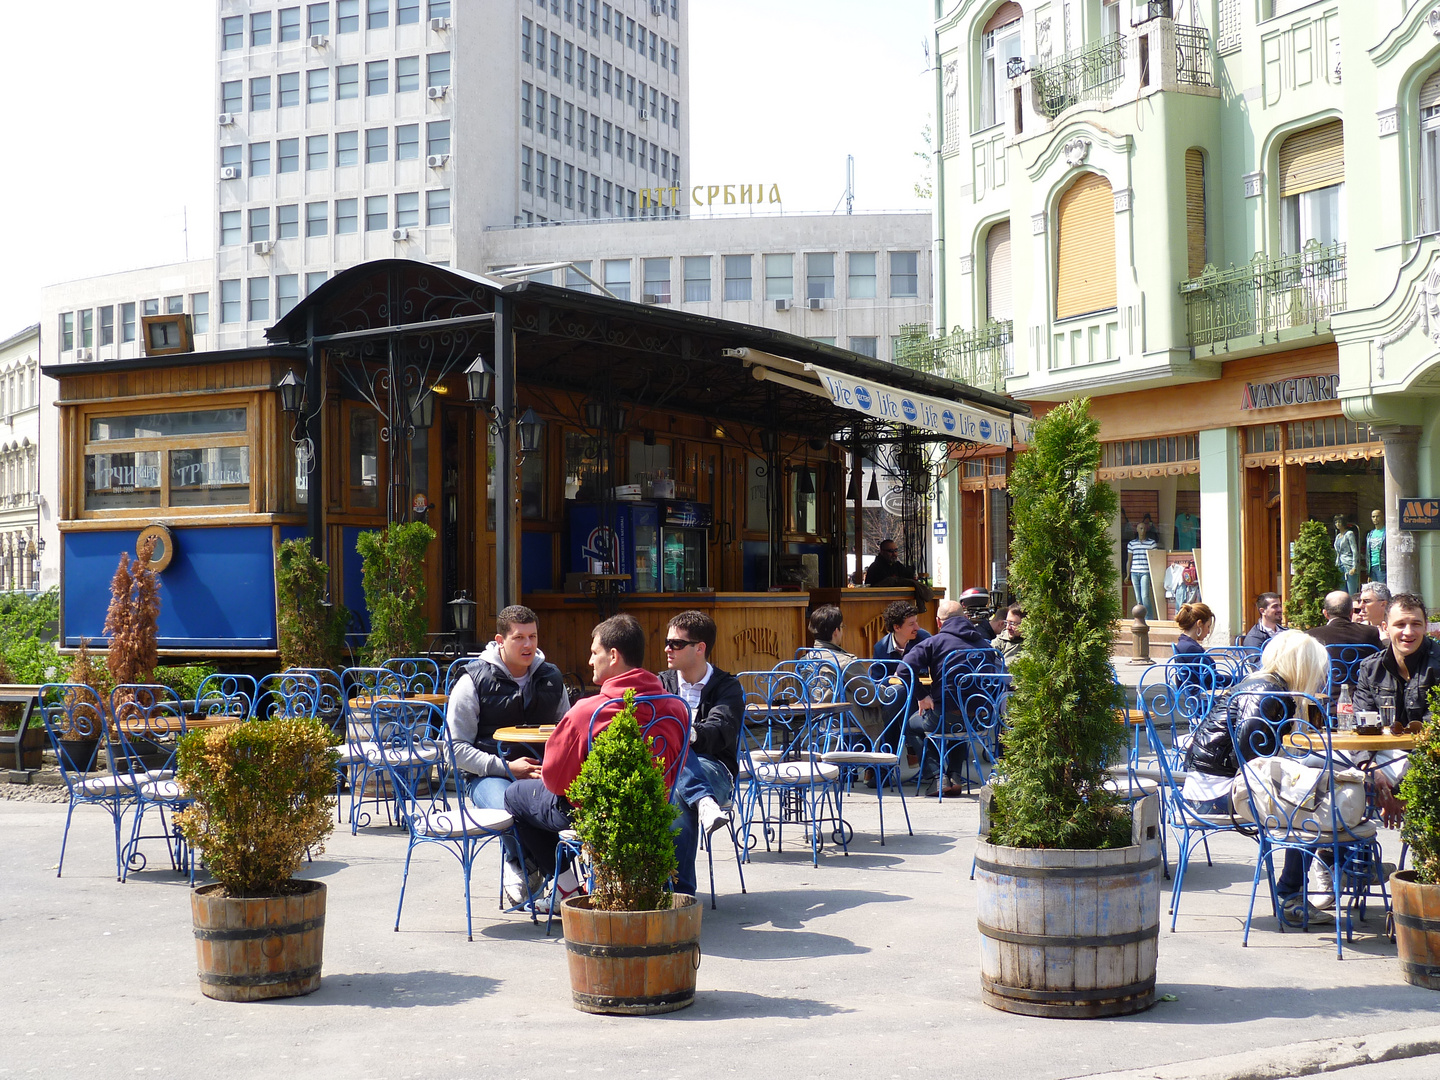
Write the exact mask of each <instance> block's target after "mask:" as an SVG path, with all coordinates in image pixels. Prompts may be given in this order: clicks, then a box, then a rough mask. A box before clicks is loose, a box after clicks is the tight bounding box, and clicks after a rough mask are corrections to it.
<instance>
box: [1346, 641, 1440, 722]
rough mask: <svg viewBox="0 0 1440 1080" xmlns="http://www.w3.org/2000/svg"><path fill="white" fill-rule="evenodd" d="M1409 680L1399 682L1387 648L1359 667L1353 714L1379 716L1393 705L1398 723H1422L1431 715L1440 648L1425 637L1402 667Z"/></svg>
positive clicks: (1392, 654)
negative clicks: (1432, 694)
mask: <svg viewBox="0 0 1440 1080" xmlns="http://www.w3.org/2000/svg"><path fill="white" fill-rule="evenodd" d="M1405 666H1406V667H1407V668H1408V669H1409V671H1410V678H1408V679H1402V678H1400V669H1399V668H1398V667H1396V665H1395V651H1394V648H1393V647H1389V646H1387V647H1386V648H1385V649H1383V650H1382V651H1380V652H1378V653H1376V654H1375V655H1373V656H1368V657H1366V658H1365V659H1364V660H1363V661H1362V662H1361V664H1360V673H1359V675H1358V676H1357V677H1356V679H1355V711H1356V712H1361V711H1364V712H1378V711H1379V709H1380V706H1381V705H1394V706H1395V707H1396V708H1395V719H1396V721H1397V722H1400V723H1406V724H1408V723H1410V722H1411V721H1414V720H1419V721H1421V722H1424V720H1425V719H1426V717H1428V716H1429V714H1430V701H1429V698H1430V689H1431V687H1434V686H1440V645H1437V644H1436V643H1435V642H1434V641H1433V640H1431V639H1430V638H1428V637H1426V638H1423V639H1421V641H1420V648H1418V649H1416V650H1415V652H1414V653H1412V654H1411V656H1410V661H1409V663H1407V664H1406V665H1405Z"/></svg>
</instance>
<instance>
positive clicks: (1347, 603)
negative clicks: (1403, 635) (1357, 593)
mask: <svg viewBox="0 0 1440 1080" xmlns="http://www.w3.org/2000/svg"><path fill="white" fill-rule="evenodd" d="M1354 606H1355V604H1354V601H1353V600H1352V599H1351V597H1350V594H1349V593H1348V592H1346V591H1345V590H1344V589H1337V590H1336V591H1335V592H1332V593H1326V594H1325V599H1324V601H1322V603H1321V605H1320V610H1321V611H1323V612H1324V613H1325V618H1326V619H1328V620H1329V621H1328V622H1326V623H1325V625H1324V626H1312V627H1311V628H1310V629H1309V630H1306V631H1305V632H1306V633H1307V634H1309V635H1310V636H1311V637H1313V638H1314V639H1315V640H1316V641H1318V642H1320V644H1321V645H1325V646H1330V645H1374V646H1375V647H1376V648H1377V649H1378V648H1379V647H1380V631H1379V630H1376V629H1375V627H1373V626H1366V625H1365V624H1364V623H1357V622H1353V621H1351V618H1350V614H1351V612H1352V610H1353V609H1354Z"/></svg>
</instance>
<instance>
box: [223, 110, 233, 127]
mask: <svg viewBox="0 0 1440 1080" xmlns="http://www.w3.org/2000/svg"><path fill="white" fill-rule="evenodd" d="M233 123H235V114H234V113H233V112H222V113H221V114H220V126H221V127H229V126H230V125H231V124H233Z"/></svg>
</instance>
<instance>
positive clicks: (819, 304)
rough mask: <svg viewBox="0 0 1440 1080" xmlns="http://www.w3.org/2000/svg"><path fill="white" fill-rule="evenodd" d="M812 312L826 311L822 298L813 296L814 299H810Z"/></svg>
mask: <svg viewBox="0 0 1440 1080" xmlns="http://www.w3.org/2000/svg"><path fill="white" fill-rule="evenodd" d="M810 310H811V311H824V310H825V301H824V300H822V299H820V297H818V296H812V297H810Z"/></svg>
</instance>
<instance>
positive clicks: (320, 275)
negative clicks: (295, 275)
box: [305, 270, 330, 296]
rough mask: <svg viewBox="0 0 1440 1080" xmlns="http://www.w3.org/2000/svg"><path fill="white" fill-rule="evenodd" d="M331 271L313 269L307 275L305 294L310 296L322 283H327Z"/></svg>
mask: <svg viewBox="0 0 1440 1080" xmlns="http://www.w3.org/2000/svg"><path fill="white" fill-rule="evenodd" d="M329 276H330V275H329V273H328V272H326V271H324V270H311V271H309V272H308V273H307V274H306V275H305V295H306V296H309V295H310V294H311V293H313V292H314V291H315V290H316V289H318V288H319V287H320V286H321V285H324V284H325V281H326V279H327V278H329Z"/></svg>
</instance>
